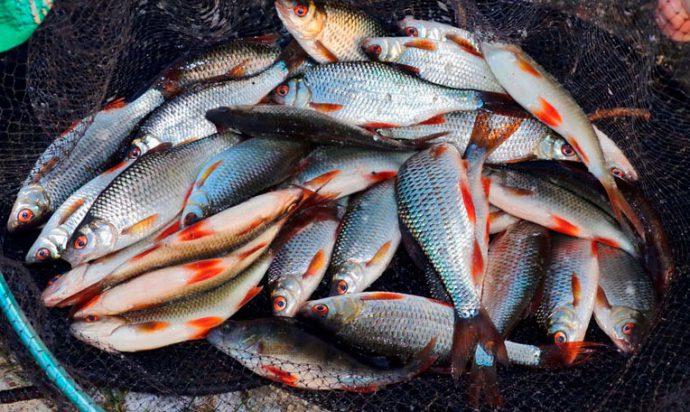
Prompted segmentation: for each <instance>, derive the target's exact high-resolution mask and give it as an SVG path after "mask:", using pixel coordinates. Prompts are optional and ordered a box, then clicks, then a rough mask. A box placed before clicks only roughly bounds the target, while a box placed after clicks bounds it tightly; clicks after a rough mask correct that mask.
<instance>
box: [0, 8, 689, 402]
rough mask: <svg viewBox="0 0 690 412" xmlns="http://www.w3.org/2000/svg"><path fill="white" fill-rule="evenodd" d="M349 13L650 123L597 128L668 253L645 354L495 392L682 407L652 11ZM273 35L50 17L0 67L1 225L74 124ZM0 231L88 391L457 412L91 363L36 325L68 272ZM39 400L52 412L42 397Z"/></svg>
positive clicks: (150, 18) (179, 358) (610, 355)
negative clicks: (454, 31)
mask: <svg viewBox="0 0 690 412" xmlns="http://www.w3.org/2000/svg"><path fill="white" fill-rule="evenodd" d="M352 3H354V4H355V5H356V6H357V7H359V8H362V9H363V10H365V11H367V12H368V13H370V14H372V15H373V16H375V17H377V18H378V19H380V20H381V21H382V22H384V23H388V24H390V25H391V27H392V24H393V23H394V22H395V21H396V20H398V19H401V18H403V17H404V16H406V15H414V16H415V17H417V18H421V19H434V20H437V21H441V22H458V24H460V25H461V26H467V27H469V28H473V29H476V30H480V31H484V32H491V33H493V34H494V35H498V36H499V37H502V38H506V39H510V40H511V41H514V42H517V43H519V44H521V45H522V46H523V47H524V48H525V50H526V51H527V52H528V53H530V54H531V55H532V56H534V57H535V58H536V59H537V60H538V61H539V62H540V63H541V64H542V65H543V66H544V67H545V68H546V69H548V70H549V71H550V72H551V73H553V74H554V75H555V76H556V77H557V78H558V79H559V80H560V81H561V83H562V84H564V85H565V87H566V88H567V89H568V90H570V91H571V92H572V93H573V95H574V96H575V98H576V99H577V100H578V102H580V103H581V104H582V105H583V106H584V108H585V111H587V112H593V111H595V110H597V109H602V108H611V107H619V106H628V107H640V108H645V109H648V110H650V111H651V113H652V118H651V120H650V121H643V120H640V119H615V120H607V121H602V122H601V123H600V124H598V125H599V126H600V127H601V128H602V129H603V130H604V131H605V132H606V133H607V134H609V135H610V136H611V137H612V138H613V140H614V141H615V142H616V143H618V145H619V146H620V147H622V148H623V150H624V151H625V153H626V155H628V157H629V158H630V160H631V162H632V163H633V164H634V166H635V167H636V168H637V170H638V172H639V174H640V186H641V189H642V190H643V191H644V193H645V195H646V197H647V198H648V199H649V200H650V201H651V202H652V203H653V205H654V206H655V207H656V208H657V209H658V211H659V213H660V215H661V217H662V220H663V224H664V227H665V228H666V230H667V232H668V235H669V238H670V239H671V240H672V242H671V243H672V249H673V254H674V257H675V261H676V265H677V270H676V272H675V276H674V282H673V283H672V286H671V288H670V290H669V292H668V294H667V295H666V296H665V297H664V299H663V300H662V302H661V308H660V316H659V319H658V321H657V322H656V323H655V325H654V327H653V329H652V331H651V334H650V336H649V339H648V340H647V342H646V344H645V345H644V346H643V348H642V350H641V352H640V353H638V354H636V355H634V356H632V357H630V358H624V357H623V356H621V355H619V354H617V353H614V352H612V351H603V352H602V353H598V354H597V355H596V356H595V357H594V359H593V360H592V361H590V362H588V363H585V364H584V365H581V366H578V367H574V368H570V369H566V370H559V371H543V370H529V369H524V368H504V369H501V370H500V371H499V382H500V383H501V389H502V393H503V395H504V397H505V403H506V405H507V406H508V407H509V408H510V409H521V410H528V409H529V410H531V409H543V408H546V407H551V406H558V408H559V409H561V410H583V409H584V410H650V409H659V410H672V409H678V410H680V409H685V406H686V403H687V399H688V398H689V397H690V393H689V392H690V374H688V372H687V371H688V370H690V351H688V350H687V345H688V344H690V329H689V328H688V327H687V325H688V324H690V310H688V308H689V305H690V296H689V295H690V292H689V291H690V287H689V286H690V280H689V278H688V276H687V275H688V272H689V271H690V250H689V249H688V248H689V246H690V229H689V228H690V218H689V217H688V211H689V210H690V193H689V191H690V177H689V176H690V175H688V173H687V172H686V168H687V159H688V158H689V155H690V132H689V130H690V113H689V110H690V92H689V90H690V75H689V73H690V58H689V57H690V48H688V47H683V46H682V45H681V44H675V43H672V42H670V41H669V40H667V39H666V38H664V37H663V36H662V35H661V34H660V32H659V30H658V28H657V26H656V24H655V21H654V12H655V8H656V7H657V4H656V2H652V1H649V2H639V1H627V0H597V1H593V2H573V1H567V0H533V1H513V0H504V1H502V0H484V1H477V2H467V4H464V3H457V2H454V1H451V0H448V1H432V0H404V1H391V0H358V1H353V2H352ZM585 3H586V4H585ZM272 31H279V32H281V33H283V34H284V30H283V29H282V27H281V25H280V24H279V21H278V19H277V17H276V14H275V11H274V8H273V2H272V1H267V0H260V1H252V2H243V1H236V0H232V1H224V2H218V1H215V0H211V1H200V2H185V1H177V0H169V1H156V2H151V1H134V0H122V1H117V2H76V1H62V2H59V3H58V4H56V5H55V7H54V9H53V11H52V12H51V14H50V15H49V16H48V18H47V19H46V21H45V23H44V24H43V25H42V26H41V27H40V28H39V30H38V31H37V32H36V33H35V35H34V36H33V37H32V38H31V40H30V41H29V42H28V43H27V44H25V45H22V46H21V47H18V48H16V49H14V50H12V51H10V52H7V53H5V54H3V55H0V122H1V123H0V133H1V135H0V159H2V160H1V161H0V192H1V193H3V198H2V202H1V203H0V217H1V219H0V220H2V221H3V222H4V221H6V218H7V214H8V212H9V208H10V206H11V203H12V201H13V199H14V195H15V194H16V192H17V190H18V188H19V187H20V185H21V182H22V181H23V179H24V177H25V176H26V175H27V173H28V171H29V169H30V168H31V166H32V165H33V163H34V161H35V159H36V158H37V157H38V156H39V155H40V154H41V152H42V151H43V150H44V149H45V147H47V145H48V144H49V143H50V141H51V139H53V138H54V136H56V135H58V134H59V133H60V132H61V131H62V130H63V129H65V128H66V127H67V126H68V124H70V123H71V122H72V121H74V120H76V119H80V118H82V117H84V116H85V115H86V114H88V113H91V112H93V111H95V110H98V109H99V107H100V106H101V104H103V103H104V102H105V101H107V100H109V99H111V98H114V97H123V96H124V97H130V96H133V95H135V94H136V93H137V92H138V91H139V90H141V89H142V88H143V87H146V86H147V84H148V83H149V82H150V81H151V80H152V79H153V78H154V77H155V76H156V74H157V73H158V72H159V71H160V70H161V69H162V68H163V67H165V65H166V64H168V63H170V62H171V61H173V60H174V59H176V58H178V57H179V56H181V55H183V54H184V53H186V52H189V51H193V50H197V49H198V48H200V47H202V46H205V45H208V44H211V43H215V42H217V41H220V40H224V39H229V38H234V37H237V36H238V35H241V36H243V37H244V36H251V35H258V34H262V33H266V32H272ZM0 227H2V229H0V230H1V231H0V245H1V247H2V254H3V256H4V257H0V270H1V271H2V272H3V273H4V274H5V275H6V277H7V278H8V281H9V282H10V285H11V287H12V289H13V291H14V293H15V295H16V297H17V300H18V301H19V304H20V305H21V307H22V308H23V310H24V312H25V313H26V315H27V316H28V317H29V318H30V319H31V320H32V323H33V325H34V327H35V328H36V330H37V331H38V333H39V334H40V336H41V337H42V338H43V339H44V340H45V343H46V345H47V346H48V347H49V348H50V350H51V351H52V352H53V354H54V355H55V356H56V357H57V358H58V360H59V361H60V362H62V363H63V365H64V366H65V367H66V369H67V370H68V371H69V372H70V373H72V374H73V375H74V377H75V378H77V379H78V380H79V382H80V383H82V384H83V385H85V386H86V387H87V388H89V390H95V389H94V388H95V387H107V388H120V389H127V390H136V391H141V392H151V393H159V394H167V395H190V396H197V395H205V394H210V393H220V392H229V391H240V390H246V389H250V388H255V389H251V390H249V391H246V392H241V393H242V394H243V395H242V396H241V397H240V398H237V397H229V398H227V399H226V398H218V399H220V401H218V400H217V401H216V402H220V404H216V405H215V406H216V407H218V408H221V409H224V410H228V409H230V410H232V409H231V407H233V405H234V403H237V402H240V401H238V399H241V404H242V405H244V406H246V407H248V408H249V409H250V410H251V409H257V410H261V409H289V408H293V409H294V410H302V409H305V408H307V406H309V407H313V408H323V409H328V410H355V409H363V408H377V409H381V410H407V409H415V410H418V409H433V410H446V409H452V410H460V409H464V408H466V407H467V406H466V397H465V389H464V388H465V386H466V385H465V384H466V380H463V379H461V380H460V382H459V383H458V384H455V383H454V382H453V381H452V380H451V379H450V378H449V377H447V376H442V375H434V374H429V373H428V374H425V375H423V376H421V377H418V378H416V379H414V380H412V381H410V382H407V383H404V384H400V385H395V386H393V387H390V388H388V389H384V390H381V391H379V392H378V393H376V394H347V393H341V392H306V391H299V390H294V389H290V388H286V387H280V385H277V384H270V383H268V382H267V381H265V380H263V379H260V378H258V377H256V376H255V375H254V374H252V373H251V372H249V371H248V370H246V369H243V368H242V367H241V366H240V365H238V364H237V363H235V362H234V361H233V360H231V359H230V358H229V357H227V356H225V355H223V354H221V353H220V352H218V351H216V350H215V349H214V348H212V347H211V346H210V345H208V344H207V343H205V342H203V341H199V342H192V343H185V344H181V345H175V346H173V347H169V348H166V349H163V350H157V351H152V352H148V353H136V354H127V355H111V354H106V353H103V352H100V351H98V350H97V349H94V348H91V347H89V346H86V345H84V344H82V343H81V342H79V341H77V340H75V339H73V338H72V337H71V336H70V335H69V332H68V321H67V314H66V312H65V311H60V310H50V311H49V310H47V309H45V308H44V307H43V306H42V305H41V304H40V303H39V300H38V293H39V290H40V289H42V288H44V287H45V285H46V283H47V280H48V279H49V278H50V277H52V276H53V275H54V274H55V273H60V272H62V271H64V269H66V268H65V267H64V266H60V265H53V266H40V267H32V268H27V267H25V266H24V265H23V264H21V263H19V262H21V261H23V257H24V254H25V253H26V251H27V249H28V247H29V246H30V244H31V242H32V241H33V238H34V236H35V235H26V236H7V234H6V232H5V228H4V224H3V225H0ZM421 279H422V276H421V274H420V273H418V272H417V271H416V269H414V267H413V265H412V263H411V262H410V260H409V258H408V257H407V256H405V255H404V254H400V255H399V256H398V257H397V258H396V260H395V261H394V264H393V265H392V267H391V269H390V270H389V271H387V272H386V274H385V275H384V276H383V277H382V278H381V279H380V280H379V281H378V282H377V284H376V285H374V287H373V288H372V289H373V290H375V289H378V290H395V291H401V292H411V293H418V294H419V293H421V294H423V293H426V292H427V291H426V288H425V286H424V284H423V281H422V280H421ZM322 289H323V288H322ZM321 293H323V291H321ZM317 295H318V294H317ZM268 311H269V305H268V300H267V297H266V296H265V295H260V297H259V298H258V299H255V300H254V301H253V302H252V303H251V304H250V305H248V307H246V308H244V309H243V310H242V311H241V312H240V313H239V314H238V316H237V317H238V318H250V317H256V316H258V315H262V314H263V315H266V314H268ZM2 326H3V329H2V330H3V338H5V339H8V340H9V345H10V346H9V347H10V349H11V350H12V351H13V352H15V353H16V356H17V357H18V358H19V359H20V360H21V361H22V363H23V364H24V365H25V366H26V367H27V368H28V370H29V373H30V374H31V375H32V380H33V381H34V384H36V385H37V386H38V387H39V388H42V389H43V390H49V386H48V385H47V384H46V383H45V382H44V381H43V380H42V375H41V373H39V371H38V370H37V369H36V368H35V367H34V366H33V364H32V363H31V361H30V358H29V356H28V354H27V353H25V352H24V351H23V349H22V347H21V346H20V344H19V343H18V342H17V341H16V340H15V339H16V338H15V337H14V335H13V334H12V333H7V332H5V331H6V330H7V329H6V326H7V325H4V324H3V325H2ZM590 333H591V334H592V336H594V337H595V339H596V338H597V337H599V338H602V339H605V337H603V336H602V335H601V333H600V332H598V331H596V330H595V328H594V327H592V328H591V331H590ZM540 335H541V334H540V333H539V331H538V329H537V328H536V326H534V325H531V324H529V323H526V324H525V325H524V327H521V328H520V331H519V333H518V336H517V337H516V338H515V339H516V340H530V341H534V342H539V339H540V338H539V336H540ZM602 341H603V340H602ZM266 386H268V387H266ZM293 395H294V396H293ZM50 397H52V398H55V399H58V401H57V402H58V403H60V402H61V401H59V398H57V397H55V396H54V394H53V395H51V396H50ZM101 399H102V397H101ZM223 399H226V400H225V401H223ZM223 402H225V404H223ZM142 405H143V404H142ZM129 406H132V407H137V405H129ZM158 406H159V407H164V404H160V405H158ZM142 407H143V406H142ZM226 408H227V409H226Z"/></svg>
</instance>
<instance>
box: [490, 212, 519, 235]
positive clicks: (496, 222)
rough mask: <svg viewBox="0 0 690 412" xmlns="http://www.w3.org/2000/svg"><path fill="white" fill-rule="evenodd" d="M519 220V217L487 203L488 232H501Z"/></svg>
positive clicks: (492, 233)
mask: <svg viewBox="0 0 690 412" xmlns="http://www.w3.org/2000/svg"><path fill="white" fill-rule="evenodd" d="M519 221H520V219H519V218H517V217H515V216H513V215H511V214H508V213H506V212H504V211H503V210H501V209H499V208H497V207H496V206H493V205H489V234H491V235H495V234H497V233H501V232H503V231H504V230H506V229H508V228H509V227H510V226H511V225H514V224H515V223H517V222H519Z"/></svg>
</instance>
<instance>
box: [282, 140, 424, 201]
mask: <svg viewBox="0 0 690 412" xmlns="http://www.w3.org/2000/svg"><path fill="white" fill-rule="evenodd" d="M412 154H413V152H390V151H382V150H362V149H357V148H351V147H336V146H321V147H317V148H316V149H314V151H313V152H311V153H310V154H309V156H307V158H306V159H305V160H304V165H303V170H302V171H301V172H299V173H298V174H297V175H296V176H295V179H294V181H295V183H296V184H297V185H299V186H302V187H306V188H309V189H311V190H318V194H319V196H321V197H323V198H326V199H337V198H340V197H345V196H348V195H350V194H353V193H357V192H360V191H362V190H365V189H367V188H368V187H371V186H373V185H375V184H376V183H379V182H382V181H384V180H387V179H390V178H391V177H394V176H395V175H396V174H397V173H398V169H400V166H401V165H402V164H403V163H404V162H405V161H406V160H407V159H408V158H409V157H410V156H412Z"/></svg>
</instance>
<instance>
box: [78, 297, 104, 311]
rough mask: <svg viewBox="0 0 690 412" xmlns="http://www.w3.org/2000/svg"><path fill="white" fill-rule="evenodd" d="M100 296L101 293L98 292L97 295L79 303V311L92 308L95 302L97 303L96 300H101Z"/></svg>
mask: <svg viewBox="0 0 690 412" xmlns="http://www.w3.org/2000/svg"><path fill="white" fill-rule="evenodd" d="M102 297H103V295H101V294H98V295H96V296H94V297H92V298H91V299H89V300H88V302H86V303H84V304H83V305H81V307H80V308H79V312H84V311H85V310H87V309H89V308H92V307H93V306H94V305H95V304H96V303H98V301H100V300H101V298H102Z"/></svg>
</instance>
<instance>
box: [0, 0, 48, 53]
mask: <svg viewBox="0 0 690 412" xmlns="http://www.w3.org/2000/svg"><path fill="white" fill-rule="evenodd" d="M51 7H53V0H0V52H4V51H7V50H9V49H11V48H13V47H15V46H18V45H20V44H22V43H24V42H25V41H26V40H27V39H28V38H29V37H30V36H31V34H32V33H33V32H34V31H35V30H36V28H38V26H39V25H40V24H41V23H42V22H43V20H44V19H45V18H46V16H47V15H48V12H49V11H50V8H51Z"/></svg>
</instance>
